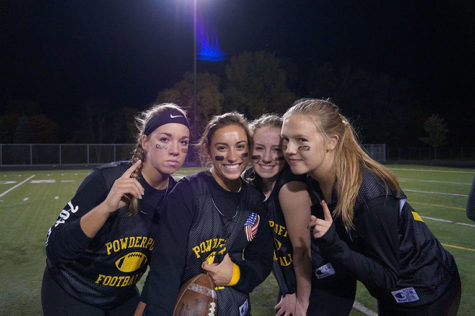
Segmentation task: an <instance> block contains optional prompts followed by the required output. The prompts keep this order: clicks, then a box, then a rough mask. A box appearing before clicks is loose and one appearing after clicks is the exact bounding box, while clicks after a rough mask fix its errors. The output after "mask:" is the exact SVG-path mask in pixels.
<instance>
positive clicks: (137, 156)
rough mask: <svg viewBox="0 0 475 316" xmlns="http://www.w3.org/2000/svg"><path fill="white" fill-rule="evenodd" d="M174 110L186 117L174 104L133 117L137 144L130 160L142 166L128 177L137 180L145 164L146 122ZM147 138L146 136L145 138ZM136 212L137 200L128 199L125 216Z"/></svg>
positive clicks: (160, 106) (165, 104)
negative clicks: (143, 137) (143, 139)
mask: <svg viewBox="0 0 475 316" xmlns="http://www.w3.org/2000/svg"><path fill="white" fill-rule="evenodd" d="M168 109H175V110H177V111H179V112H181V113H182V114H183V116H184V117H186V112H185V110H183V109H182V108H181V107H179V106H178V105H176V104H174V103H160V104H154V105H152V106H151V107H150V108H148V109H147V110H145V111H143V112H141V113H140V114H139V115H137V116H136V117H135V125H136V127H137V130H138V133H137V143H136V145H135V149H134V151H133V155H132V158H131V159H130V160H131V162H132V164H134V163H136V162H137V161H138V160H141V161H142V164H141V165H140V167H139V168H137V169H135V170H134V172H133V173H132V174H131V175H130V177H131V178H135V179H137V180H138V179H139V177H140V173H141V172H142V167H143V163H144V162H145V150H144V149H143V148H142V135H144V131H145V126H147V123H148V121H150V119H151V118H152V117H154V116H155V115H157V114H159V113H161V112H163V111H165V110H168ZM147 137H148V136H147ZM137 212H138V200H137V198H136V197H134V196H131V197H130V203H129V209H128V211H127V215H129V216H133V215H135V214H137Z"/></svg>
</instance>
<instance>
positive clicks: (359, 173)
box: [284, 99, 401, 231]
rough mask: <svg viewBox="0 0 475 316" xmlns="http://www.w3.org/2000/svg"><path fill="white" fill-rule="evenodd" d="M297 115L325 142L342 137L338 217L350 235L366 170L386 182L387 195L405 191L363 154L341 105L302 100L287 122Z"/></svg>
mask: <svg viewBox="0 0 475 316" xmlns="http://www.w3.org/2000/svg"><path fill="white" fill-rule="evenodd" d="M296 113H300V114H305V115H308V116H309V117H311V118H312V119H313V121H314V123H315V125H316V127H317V130H318V131H319V132H320V133H321V134H322V135H323V137H324V138H326V139H328V138H329V137H331V136H333V135H337V136H338V137H339V140H338V145H337V147H336V149H335V162H334V164H335V170H336V179H337V180H336V193H337V196H338V203H337V205H336V208H335V214H336V216H337V217H341V218H342V221H343V224H344V225H345V228H346V230H347V231H349V230H350V229H351V228H353V227H354V226H353V215H354V214H353V208H354V206H355V202H356V198H357V196H358V191H359V189H360V186H361V182H362V179H363V167H365V168H368V169H369V170H371V171H372V172H374V173H375V174H376V175H377V176H378V177H379V178H380V179H381V180H382V181H383V182H384V185H385V186H386V191H387V192H388V190H389V187H388V186H390V187H391V188H393V189H394V190H396V191H397V192H399V191H400V190H401V188H400V186H399V182H398V180H397V178H396V177H395V176H394V175H393V174H392V173H391V172H390V171H389V170H388V169H386V168H385V167H384V166H383V165H381V164H380V163H378V162H376V161H375V160H373V159H372V158H371V157H370V156H369V155H368V154H367V153H366V152H365V151H364V150H363V148H362V147H361V145H360V143H359V142H358V139H357V136H356V133H355V131H354V129H353V127H352V126H351V124H350V122H349V121H348V119H347V118H346V117H345V116H344V115H342V114H340V110H339V108H338V106H337V105H335V104H334V103H332V102H330V101H329V100H322V99H300V100H297V101H296V102H295V103H294V105H293V106H292V107H291V108H290V109H288V110H287V112H286V113H285V114H284V119H285V118H286V117H289V116H291V115H292V114H296Z"/></svg>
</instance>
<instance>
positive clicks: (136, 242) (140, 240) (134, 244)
mask: <svg viewBox="0 0 475 316" xmlns="http://www.w3.org/2000/svg"><path fill="white" fill-rule="evenodd" d="M154 244H155V242H154V239H153V238H150V237H146V236H136V237H124V238H120V239H116V240H113V241H110V242H106V243H105V246H106V251H107V255H111V254H112V253H113V252H118V251H121V250H125V249H129V248H144V249H149V250H150V251H152V250H153V247H154Z"/></svg>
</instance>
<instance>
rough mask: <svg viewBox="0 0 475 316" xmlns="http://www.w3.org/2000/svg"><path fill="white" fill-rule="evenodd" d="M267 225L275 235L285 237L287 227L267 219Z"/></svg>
mask: <svg viewBox="0 0 475 316" xmlns="http://www.w3.org/2000/svg"><path fill="white" fill-rule="evenodd" d="M269 227H270V228H271V229H272V230H273V231H274V233H275V234H276V235H278V236H284V237H287V228H285V226H282V225H279V224H277V223H276V222H274V221H269Z"/></svg>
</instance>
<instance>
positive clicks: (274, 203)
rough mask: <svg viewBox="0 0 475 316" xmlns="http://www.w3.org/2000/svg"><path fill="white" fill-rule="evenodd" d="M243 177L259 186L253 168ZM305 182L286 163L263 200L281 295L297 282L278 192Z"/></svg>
mask: <svg viewBox="0 0 475 316" xmlns="http://www.w3.org/2000/svg"><path fill="white" fill-rule="evenodd" d="M243 177H244V179H246V180H248V181H250V182H251V183H252V184H255V185H256V187H257V188H259V182H260V178H259V176H258V175H257V174H256V173H255V171H254V168H249V169H247V170H246V172H245V173H244V176H243ZM292 181H300V182H305V181H306V179H305V176H297V175H294V174H293V173H292V171H291V170H290V168H289V167H288V166H287V165H286V166H285V168H284V169H283V170H282V172H281V173H280V174H279V177H278V178H277V180H276V183H275V185H274V188H273V189H272V192H271V194H270V195H269V197H268V198H267V199H266V200H265V204H266V206H267V211H268V217H269V227H270V228H271V231H272V235H273V237H274V265H273V272H274V276H275V279H276V281H277V284H278V285H279V289H280V292H281V294H282V295H285V294H287V293H295V291H296V286H297V282H296V280H295V272H294V265H293V247H292V243H291V241H290V238H289V235H288V232H287V226H286V224H285V218H284V214H283V212H282V208H281V207H280V202H279V192H280V189H282V187H283V186H284V185H285V184H286V183H289V182H292Z"/></svg>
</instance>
